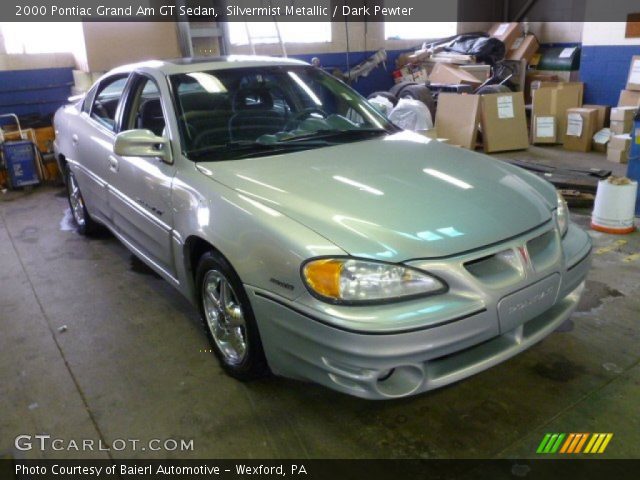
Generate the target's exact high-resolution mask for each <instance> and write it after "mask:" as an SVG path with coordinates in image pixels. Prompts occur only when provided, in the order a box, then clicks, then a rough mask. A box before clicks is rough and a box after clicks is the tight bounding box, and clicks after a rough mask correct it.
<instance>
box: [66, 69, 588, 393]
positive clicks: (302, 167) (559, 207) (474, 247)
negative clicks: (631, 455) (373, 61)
mask: <svg viewBox="0 0 640 480" xmlns="http://www.w3.org/2000/svg"><path fill="white" fill-rule="evenodd" d="M55 129H56V131H57V139H56V144H55V148H56V154H57V156H58V159H59V161H60V162H61V164H62V166H63V167H64V169H65V172H66V175H67V186H68V192H69V202H70V205H71V208H72V211H73V215H74V217H75V220H76V222H77V224H78V229H79V231H80V232H81V233H90V231H91V230H92V229H93V228H95V226H96V223H100V224H104V225H106V226H107V227H108V228H109V229H110V230H111V231H112V232H113V233H114V234H115V235H116V236H117V237H118V238H119V239H120V240H121V241H122V242H123V243H124V244H125V245H126V246H127V247H128V248H130V249H131V250H132V251H133V252H134V253H135V254H136V255H138V256H139V257H140V258H141V259H143V260H144V261H145V262H146V263H147V264H148V265H149V266H150V267H151V268H153V269H154V270H155V271H157V272H158V273H159V274H160V275H162V276H163V277H164V278H165V279H166V280H167V281H168V282H170V283H171V284H173V285H174V286H175V287H177V288H178V289H179V290H180V291H181V292H182V293H183V294H184V295H186V296H187V297H188V298H189V299H191V301H193V302H194V304H196V305H197V306H198V307H199V308H200V311H201V313H202V317H203V320H204V325H205V326H206V332H207V335H208V336H209V339H210V341H211V344H212V346H213V349H214V351H215V353H216V354H217V356H218V358H219V360H220V362H221V364H222V366H223V367H224V369H225V370H226V371H227V372H228V373H229V374H230V375H232V376H234V377H237V378H240V379H248V378H255V377H257V376H261V375H264V374H266V373H267V372H269V371H271V372H273V373H275V374H278V375H283V376H287V377H291V378H298V379H306V380H312V381H314V382H318V383H320V384H323V385H326V386H328V387H330V388H333V389H336V390H339V391H342V392H345V393H348V394H351V395H356V396H360V397H365V398H372V399H383V398H394V397H402V396H407V395H412V394H416V393H419V392H423V391H426V390H430V389H433V388H437V387H441V386H443V385H446V384H449V383H451V382H455V381H457V380H460V379H462V378H465V377H468V376H469V375H472V374H474V373H477V372H479V371H481V370H484V369H486V368H488V367H490V366H492V365H495V364H497V363H499V362H502V361H504V360H506V359H508V358H509V357H511V356H513V355H515V354H517V353H518V352H521V351H522V350H524V349H526V348H527V347H529V346H531V345H532V344H534V343H535V342H537V341H539V340H541V339H542V338H544V337H545V336H546V335H548V334H549V333H551V332H552V331H553V330H554V329H556V328H557V327H558V326H559V325H560V324H561V323H563V322H564V321H565V320H566V319H567V318H568V317H569V315H570V314H571V312H572V311H573V309H574V308H575V306H576V303H577V302H578V299H579V296H580V293H581V290H582V288H583V281H584V278H585V275H586V274H587V270H588V268H589V263H590V250H591V243H590V240H589V237H588V236H587V235H586V233H584V232H583V231H582V230H580V229H578V228H577V227H576V226H574V225H572V224H571V223H570V222H569V216H568V211H567V207H566V204H565V202H564V201H563V200H562V198H561V197H559V196H558V195H557V194H556V192H555V190H554V188H553V187H552V186H551V185H550V184H548V183H546V182H544V181H543V180H541V179H539V178H538V177H536V176H534V175H532V174H529V173H527V172H525V171H523V170H520V169H518V168H516V167H513V166H510V165H508V164H505V163H502V162H500V161H497V160H494V159H491V158H489V157H486V156H483V155H480V154H476V153H473V152H469V151H465V150H462V149H459V148H454V147H450V146H446V145H443V144H441V143H439V142H436V141H430V140H429V139H427V138H425V137H422V136H421V135H418V134H414V133H411V132H404V131H400V130H399V129H398V128H396V127H394V126H393V125H392V124H390V123H389V121H388V120H386V119H385V118H384V117H383V116H381V115H380V114H379V113H378V112H377V111H376V110H375V109H374V108H372V107H371V106H370V105H369V104H368V103H367V102H366V101H365V100H364V99H363V98H362V97H361V96H360V95H358V94H357V93H356V92H354V91H353V90H352V89H350V88H349V87H348V86H346V85H345V84H343V83H341V82H340V81H338V80H336V79H335V78H333V77H332V76H330V75H328V74H326V73H324V72H322V71H321V70H318V69H316V68H313V67H311V66H309V65H307V64H304V63H302V62H298V61H293V60H284V59H269V58H259V57H242V58H241V57H226V58H221V59H208V60H206V61H198V60H189V59H184V60H177V61H163V62H160V61H152V62H147V63H141V64H137V65H131V66H127V67H122V68H118V69H115V70H113V71H111V72H109V73H108V74H107V75H105V76H104V77H102V78H101V79H100V80H99V81H98V82H97V83H96V84H95V85H94V86H93V87H92V88H91V90H90V91H89V93H88V94H87V95H86V97H85V98H84V99H83V100H82V101H80V102H78V103H77V104H75V105H70V106H68V107H65V108H63V109H61V110H60V111H59V112H58V113H57V114H56V116H55Z"/></svg>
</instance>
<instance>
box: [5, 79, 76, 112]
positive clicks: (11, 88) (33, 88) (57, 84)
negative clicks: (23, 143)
mask: <svg viewBox="0 0 640 480" xmlns="http://www.w3.org/2000/svg"><path fill="white" fill-rule="evenodd" d="M72 85H73V73H72V69H71V68H42V69H36V70H5V71H0V114H2V113H15V114H17V115H18V116H29V115H37V116H46V115H49V114H51V113H53V112H55V111H56V110H57V109H58V107H60V106H61V105H64V104H65V103H67V99H68V98H69V95H70V94H71V86H72Z"/></svg>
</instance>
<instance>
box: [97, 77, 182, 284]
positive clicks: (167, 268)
mask: <svg viewBox="0 0 640 480" xmlns="http://www.w3.org/2000/svg"><path fill="white" fill-rule="evenodd" d="M125 95H126V97H125V99H124V101H125V104H124V105H123V107H122V125H121V128H120V131H125V130H131V129H147V130H151V131H153V133H155V134H156V135H157V136H168V135H169V133H168V132H167V130H166V128H165V125H166V121H165V114H164V112H163V108H162V99H161V95H160V91H159V88H158V85H157V83H156V81H155V80H153V79H152V78H150V77H147V76H145V75H140V74H134V77H132V79H131V82H130V84H129V86H128V88H127V93H125ZM109 174H110V177H109V178H110V179H109V206H110V209H111V214H112V215H113V225H114V228H115V230H116V231H117V232H118V233H119V234H120V235H121V237H123V239H124V240H125V241H126V242H129V243H130V245H131V246H132V247H134V249H135V250H137V251H138V253H140V254H142V255H143V256H145V257H146V259H147V260H150V261H151V262H152V263H153V264H154V265H155V266H156V267H159V269H161V270H162V271H164V273H166V274H168V275H170V276H172V277H175V268H174V262H173V254H172V248H171V231H172V228H173V218H172V209H171V186H172V182H173V177H174V175H175V166H174V165H173V164H168V163H165V162H164V161H163V160H162V159H160V158H155V157H121V156H117V155H115V154H113V153H112V156H111V158H110V171H109Z"/></svg>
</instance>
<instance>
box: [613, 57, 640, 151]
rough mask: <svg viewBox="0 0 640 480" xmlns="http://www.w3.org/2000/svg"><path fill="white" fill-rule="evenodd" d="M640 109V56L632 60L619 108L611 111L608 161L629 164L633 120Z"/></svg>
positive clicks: (621, 93)
mask: <svg viewBox="0 0 640 480" xmlns="http://www.w3.org/2000/svg"><path fill="white" fill-rule="evenodd" d="M638 108H640V55H636V56H634V57H633V58H632V59H631V65H630V67H629V75H628V77H627V86H626V88H625V89H624V90H622V91H621V92H620V98H619V100H618V106H617V107H616V108H612V109H611V125H610V128H609V129H610V131H611V137H610V138H609V143H608V145H607V160H609V161H612V162H617V163H627V161H628V158H629V148H630V147H631V131H632V129H633V120H634V118H635V116H636V113H637V111H638Z"/></svg>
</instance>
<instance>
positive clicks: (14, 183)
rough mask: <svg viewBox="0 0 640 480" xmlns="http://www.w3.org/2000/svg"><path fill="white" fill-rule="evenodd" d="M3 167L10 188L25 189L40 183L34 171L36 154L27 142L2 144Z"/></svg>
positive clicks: (30, 143) (36, 172)
mask: <svg viewBox="0 0 640 480" xmlns="http://www.w3.org/2000/svg"><path fill="white" fill-rule="evenodd" d="M2 153H3V156H4V162H5V166H6V167H7V172H8V173H9V182H10V185H11V187H13V188H17V187H25V186H27V185H35V184H38V183H40V180H39V179H38V171H37V170H36V154H35V149H34V146H33V143H32V142H30V141H29V140H21V141H17V142H5V143H3V144H2Z"/></svg>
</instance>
